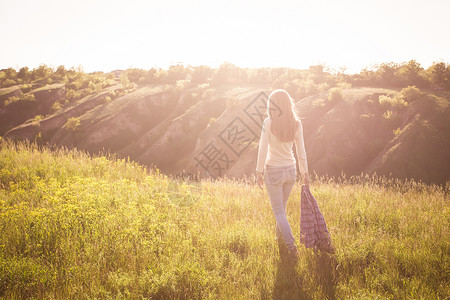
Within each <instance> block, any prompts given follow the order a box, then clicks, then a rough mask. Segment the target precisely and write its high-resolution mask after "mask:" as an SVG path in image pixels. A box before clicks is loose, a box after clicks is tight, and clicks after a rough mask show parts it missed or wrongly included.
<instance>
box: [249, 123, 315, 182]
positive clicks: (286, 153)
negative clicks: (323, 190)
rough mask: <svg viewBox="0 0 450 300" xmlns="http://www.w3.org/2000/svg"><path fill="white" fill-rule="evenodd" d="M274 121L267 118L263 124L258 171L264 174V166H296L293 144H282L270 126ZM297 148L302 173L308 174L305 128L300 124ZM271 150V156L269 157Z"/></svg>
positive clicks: (297, 133) (296, 136) (297, 132)
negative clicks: (304, 138) (304, 139)
mask: <svg viewBox="0 0 450 300" xmlns="http://www.w3.org/2000/svg"><path fill="white" fill-rule="evenodd" d="M271 122H272V119H271V118H270V117H269V118H266V119H265V120H264V122H263V126H262V130H261V137H260V140H259V149H258V161H257V163H256V171H258V172H263V170H264V166H265V165H266V164H267V165H270V166H274V167H280V166H291V165H294V164H295V157H294V153H293V152H292V144H293V143H294V141H292V142H281V141H280V140H279V139H278V138H277V137H276V136H275V135H274V134H273V133H272V132H271V131H270V124H271ZM295 147H296V151H297V158H298V162H299V166H300V173H301V174H305V173H308V164H307V161H306V150H305V142H304V141H303V127H302V123H301V122H299V127H298V130H297V131H296V133H295ZM267 150H269V153H268V154H269V155H267Z"/></svg>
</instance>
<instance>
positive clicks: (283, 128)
mask: <svg viewBox="0 0 450 300" xmlns="http://www.w3.org/2000/svg"><path fill="white" fill-rule="evenodd" d="M267 114H268V115H269V116H270V118H271V119H272V124H271V125H270V131H271V132H272V133H273V134H274V135H275V136H276V137H277V138H278V139H279V140H280V141H282V142H291V141H294V139H295V133H296V131H297V129H298V125H299V122H300V120H299V118H298V117H297V114H296V113H295V111H294V101H293V100H292V98H291V96H290V95H289V93H288V92H287V91H285V90H282V89H278V90H275V91H273V92H272V93H271V94H270V96H269V98H268V100H267Z"/></svg>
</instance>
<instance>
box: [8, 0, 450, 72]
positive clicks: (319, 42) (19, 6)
mask: <svg viewBox="0 0 450 300" xmlns="http://www.w3.org/2000/svg"><path fill="white" fill-rule="evenodd" d="M0 6H1V9H0V28H1V29H0V30H1V31H0V34H1V36H2V40H3V43H2V44H3V45H2V47H0V68H6V67H16V68H17V67H21V66H24V65H27V66H30V67H36V66H38V65H39V64H41V63H45V64H48V65H51V66H58V65H66V66H69V67H70V66H78V65H82V66H84V68H85V70H86V71H96V70H103V71H111V70H114V69H119V68H122V69H124V68H130V67H138V68H151V67H167V66H169V65H171V64H175V63H178V62H182V63H184V64H186V65H211V66H218V65H220V64H221V63H223V62H225V61H227V62H231V63H233V64H236V65H238V66H242V67H278V66H282V67H286V66H287V67H295V68H307V67H309V66H310V65H315V64H326V65H327V66H330V67H332V68H339V67H346V68H347V71H348V72H359V71H360V70H361V69H362V68H364V67H368V66H370V65H371V64H375V63H383V62H399V63H401V62H405V61H408V60H411V59H415V60H417V61H418V62H419V63H421V64H423V66H424V67H427V66H429V65H430V64H431V63H433V62H434V61H446V62H448V61H450V54H449V53H450V41H449V40H448V39H446V38H445V36H446V35H447V30H448V28H450V26H449V25H450V21H449V18H447V16H446V13H447V12H448V11H450V1H441V0H432V1H428V2H426V3H425V2H423V3H422V2H421V1H406V0H401V1H351V0H345V1H331V0H324V1H280V2H275V1H270V2H269V1H254V0H251V1H246V2H243V3H242V2H240V1H206V0H198V1H181V0H172V1H159V2H158V1H136V0H135V1H128V2H123V1H106V0H96V1H88V0H80V1H53V0H44V1H31V0H19V1H16V0H14V1H13V0H7V1H2V3H1V4H0Z"/></svg>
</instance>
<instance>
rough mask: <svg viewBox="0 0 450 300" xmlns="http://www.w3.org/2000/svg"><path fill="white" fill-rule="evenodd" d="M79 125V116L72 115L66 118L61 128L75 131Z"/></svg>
mask: <svg viewBox="0 0 450 300" xmlns="http://www.w3.org/2000/svg"><path fill="white" fill-rule="evenodd" d="M79 126H80V118H75V117H72V118H69V119H67V122H66V124H64V126H63V128H66V129H68V130H69V129H70V130H72V131H75V130H76V129H77V128H78V127H79Z"/></svg>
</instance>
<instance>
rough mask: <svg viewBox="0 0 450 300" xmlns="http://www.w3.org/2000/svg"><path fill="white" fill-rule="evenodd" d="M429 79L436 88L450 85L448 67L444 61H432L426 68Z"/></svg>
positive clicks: (449, 70)
mask: <svg viewBox="0 0 450 300" xmlns="http://www.w3.org/2000/svg"><path fill="white" fill-rule="evenodd" d="M427 74H428V79H429V81H430V82H431V83H432V84H433V85H434V86H436V87H438V88H443V89H445V88H449V87H450V77H449V75H450V68H449V66H447V65H446V64H445V63H443V62H440V63H433V65H432V66H430V67H429V68H428V69H427Z"/></svg>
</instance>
